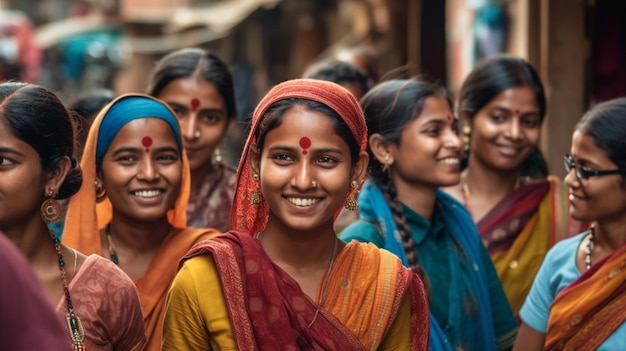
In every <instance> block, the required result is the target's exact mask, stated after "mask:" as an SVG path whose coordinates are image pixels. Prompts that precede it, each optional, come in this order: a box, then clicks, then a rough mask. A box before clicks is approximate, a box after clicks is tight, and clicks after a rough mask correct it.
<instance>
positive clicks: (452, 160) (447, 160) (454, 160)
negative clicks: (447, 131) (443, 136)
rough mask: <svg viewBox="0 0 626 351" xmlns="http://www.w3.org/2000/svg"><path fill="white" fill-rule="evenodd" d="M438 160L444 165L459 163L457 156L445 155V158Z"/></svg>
mask: <svg viewBox="0 0 626 351" xmlns="http://www.w3.org/2000/svg"><path fill="white" fill-rule="evenodd" d="M439 162H440V163H443V164H444V165H458V164H459V158H458V157H447V158H444V159H441V160H439Z"/></svg>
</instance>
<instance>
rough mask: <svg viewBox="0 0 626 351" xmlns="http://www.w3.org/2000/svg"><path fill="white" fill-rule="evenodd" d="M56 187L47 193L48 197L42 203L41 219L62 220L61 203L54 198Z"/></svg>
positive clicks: (46, 220) (49, 221) (50, 221)
mask: <svg viewBox="0 0 626 351" xmlns="http://www.w3.org/2000/svg"><path fill="white" fill-rule="evenodd" d="M54 196H55V195H54V189H53V188H51V190H50V194H46V197H47V199H46V200H45V201H44V202H43V203H42V204H41V220H42V221H43V222H44V223H46V224H48V223H56V222H58V221H60V220H61V217H62V216H61V211H62V210H61V204H59V202H58V201H57V200H55V199H54Z"/></svg>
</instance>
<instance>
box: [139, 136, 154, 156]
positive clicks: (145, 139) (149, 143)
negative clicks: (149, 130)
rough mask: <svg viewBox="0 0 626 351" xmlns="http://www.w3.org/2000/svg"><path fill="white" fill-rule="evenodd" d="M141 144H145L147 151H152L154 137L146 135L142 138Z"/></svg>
mask: <svg viewBox="0 0 626 351" xmlns="http://www.w3.org/2000/svg"><path fill="white" fill-rule="evenodd" d="M141 145H143V147H144V148H145V150H146V152H150V146H152V138H151V137H149V136H144V137H143V138H141Z"/></svg>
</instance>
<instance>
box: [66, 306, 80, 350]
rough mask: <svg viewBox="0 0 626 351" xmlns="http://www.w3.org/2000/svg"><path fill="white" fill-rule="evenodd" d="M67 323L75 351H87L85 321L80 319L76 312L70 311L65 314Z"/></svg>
mask: <svg viewBox="0 0 626 351" xmlns="http://www.w3.org/2000/svg"><path fill="white" fill-rule="evenodd" d="M65 321H66V323H67V330H68V331H69V332H70V338H71V339H72V344H73V349H74V351H85V345H84V344H83V342H84V341H85V330H84V329H83V323H82V322H81V321H80V318H78V317H77V316H76V315H75V314H74V313H68V314H67V315H66V316H65Z"/></svg>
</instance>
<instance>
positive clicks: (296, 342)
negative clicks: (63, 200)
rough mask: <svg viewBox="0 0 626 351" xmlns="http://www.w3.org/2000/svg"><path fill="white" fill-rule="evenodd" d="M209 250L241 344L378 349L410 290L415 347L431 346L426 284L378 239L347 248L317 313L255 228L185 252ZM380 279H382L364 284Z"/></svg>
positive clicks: (257, 347)
mask: <svg viewBox="0 0 626 351" xmlns="http://www.w3.org/2000/svg"><path fill="white" fill-rule="evenodd" d="M202 254H211V255H212V256H213V260H214V262H215V265H216V267H217V270H218V272H220V280H221V283H222V289H223V291H224V295H225V299H226V305H227V308H228V315H229V317H230V322H231V327H232V330H233V336H234V339H235V340H236V344H237V348H238V349H239V350H264V349H271V348H272V347H270V346H275V345H281V346H283V347H285V349H289V346H291V348H292V349H293V350H309V349H324V350H371V349H376V348H377V347H378V346H379V345H381V343H382V341H383V339H384V338H385V336H386V334H387V332H388V331H389V329H390V327H391V325H392V323H393V321H394V319H395V317H396V315H397V313H398V311H399V309H400V305H401V303H402V301H403V300H404V299H405V297H407V296H408V297H409V299H410V305H411V330H412V333H411V340H410V345H411V347H410V348H411V350H425V349H427V348H428V328H429V326H428V309H427V308H426V304H427V302H426V296H425V292H424V289H423V286H422V285H421V283H420V281H419V279H418V278H417V277H416V276H415V275H414V274H413V273H412V272H411V271H410V270H407V269H405V268H404V267H403V266H402V263H401V262H400V261H399V260H398V259H397V258H396V257H395V256H393V255H391V254H390V253H388V252H386V251H382V250H379V249H378V248H376V247H375V246H373V245H366V244H357V243H353V244H349V245H347V246H346V247H345V248H344V249H343V250H342V251H341V252H340V253H339V255H338V256H337V258H336V261H335V265H334V266H333V270H332V271H331V272H330V274H331V275H330V277H329V279H328V287H327V291H328V295H327V297H326V300H325V301H324V304H323V306H324V307H323V308H321V309H320V310H319V315H318V316H317V317H315V314H316V310H317V305H316V303H315V302H314V301H312V300H311V299H310V298H309V297H308V296H307V295H305V294H304V293H303V292H302V290H301V289H300V286H299V285H298V283H297V282H296V281H295V280H294V279H293V278H291V277H290V276H289V275H288V274H287V273H286V272H285V271H283V270H282V269H281V268H279V267H278V266H277V265H276V264H274V263H273V262H272V260H271V259H270V258H269V257H268V256H267V254H266V253H265V251H264V250H263V248H262V246H261V243H260V241H258V240H256V239H254V238H253V237H251V236H250V235H248V234H241V233H237V232H230V233H227V234H224V235H221V236H219V237H216V238H214V239H212V240H207V241H204V242H202V243H200V244H198V245H196V246H195V247H194V248H193V249H192V250H191V251H190V253H189V255H188V256H186V257H185V259H188V258H191V257H194V256H197V255H202ZM183 262H184V260H183ZM181 265H182V262H181ZM372 281H373V282H375V284H364V283H365V282H372ZM321 288H322V287H320V289H321ZM407 294H409V295H407ZM315 318H316V319H315ZM314 319H315V322H314V323H313V325H312V326H311V327H310V328H309V327H308V324H309V323H310V322H311V321H312V320H314Z"/></svg>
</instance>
